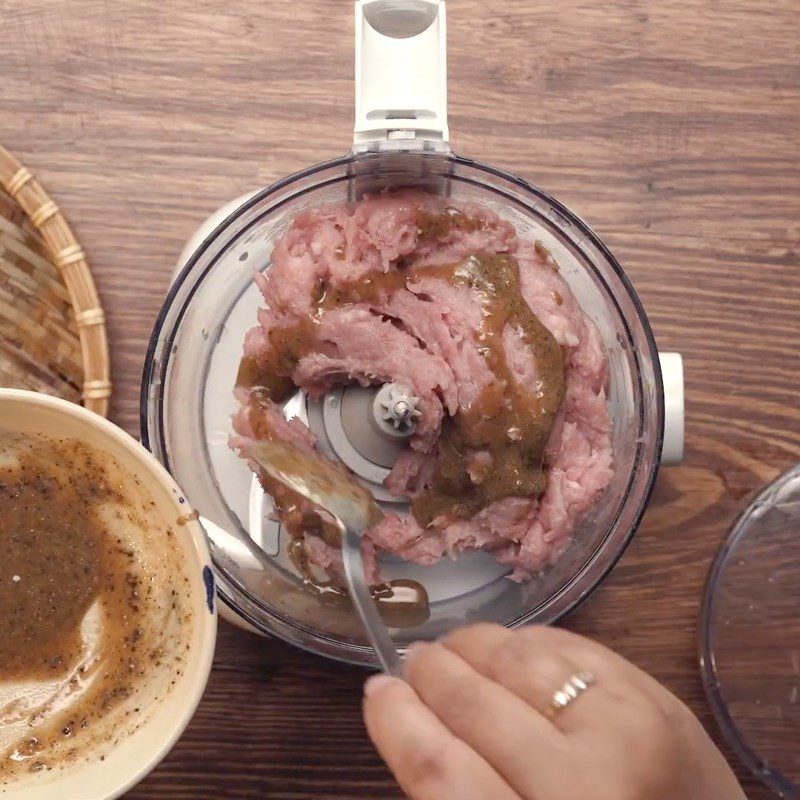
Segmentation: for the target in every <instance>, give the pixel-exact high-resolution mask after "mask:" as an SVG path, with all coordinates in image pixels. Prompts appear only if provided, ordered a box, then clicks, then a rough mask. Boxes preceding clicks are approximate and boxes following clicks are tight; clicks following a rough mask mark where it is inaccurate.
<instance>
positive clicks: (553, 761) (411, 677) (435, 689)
mask: <svg viewBox="0 0 800 800" xmlns="http://www.w3.org/2000/svg"><path fill="white" fill-rule="evenodd" d="M405 675H406V678H407V680H408V682H409V684H410V685H411V686H412V688H413V689H414V690H415V691H416V693H417V694H418V695H419V698H420V700H422V702H424V703H425V705H427V706H428V707H429V708H430V710H431V711H432V712H433V713H434V714H435V715H436V716H437V717H438V718H439V719H440V720H441V721H442V722H443V723H444V724H445V725H446V726H447V728H448V729H449V730H450V731H452V733H453V734H454V735H455V736H456V737H458V738H459V739H462V740H463V741H464V742H466V743H467V744H468V745H469V746H470V748H472V750H474V751H475V752H477V753H479V754H480V755H481V756H483V758H485V759H486V761H487V762H488V763H489V764H490V765H491V766H492V767H494V769H495V770H496V771H497V772H498V773H499V774H500V775H501V776H502V777H503V778H505V780H506V781H507V782H508V783H509V784H510V785H511V787H512V788H514V789H515V790H516V791H517V792H518V793H519V794H521V795H523V796H525V797H532V796H537V795H538V789H539V788H540V787H541V786H543V785H549V784H550V783H551V782H552V780H554V779H555V777H556V776H557V775H558V776H560V777H561V778H562V779H563V768H564V767H565V765H566V755H567V741H566V739H565V737H564V736H563V734H562V733H561V732H560V731H559V730H558V729H557V728H555V727H554V726H553V725H552V724H551V723H550V722H549V721H548V720H546V719H545V718H544V717H543V716H542V715H541V714H540V713H539V712H538V711H536V710H535V709H534V708H532V707H531V706H530V705H529V704H527V703H525V702H523V701H522V700H521V699H520V698H519V697H517V696H516V695H515V694H513V693H512V692H511V691H509V690H508V689H507V688H506V687H504V686H502V685H500V684H498V683H496V682H494V681H493V680H491V679H490V678H488V677H486V676H485V675H483V674H481V673H480V672H478V671H476V670H475V669H473V668H472V667H471V666H470V665H469V664H468V663H467V662H466V661H465V660H464V659H462V658H461V657H460V656H458V655H457V654H456V653H454V652H452V651H451V650H449V649H448V648H447V647H444V646H443V645H441V644H424V645H416V646H415V647H414V648H413V650H412V652H411V654H410V656H409V658H408V661H407V662H406V667H405ZM521 754H524V755H522V756H521Z"/></svg>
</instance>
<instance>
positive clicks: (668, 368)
mask: <svg viewBox="0 0 800 800" xmlns="http://www.w3.org/2000/svg"><path fill="white" fill-rule="evenodd" d="M658 359H659V361H660V362H661V377H662V380H663V381H664V447H663V449H662V451H661V463H662V464H663V465H664V466H667V467H669V466H677V465H678V464H682V463H683V445H684V420H683V417H684V408H683V405H684V401H683V356H681V354H680V353H659V355H658Z"/></svg>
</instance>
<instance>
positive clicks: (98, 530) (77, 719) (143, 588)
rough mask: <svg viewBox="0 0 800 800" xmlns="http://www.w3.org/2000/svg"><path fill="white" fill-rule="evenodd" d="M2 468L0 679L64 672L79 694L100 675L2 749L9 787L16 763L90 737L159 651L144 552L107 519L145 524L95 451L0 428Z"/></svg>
mask: <svg viewBox="0 0 800 800" xmlns="http://www.w3.org/2000/svg"><path fill="white" fill-rule="evenodd" d="M9 457H10V458H9ZM0 464H2V465H1V466H0V682H5V681H34V680H49V679H51V678H57V679H61V680H64V681H65V685H66V686H68V688H69V689H70V690H72V689H73V688H74V687H77V686H79V684H80V683H81V681H82V680H84V679H88V678H89V677H90V676H94V681H93V683H92V684H91V686H90V687H89V688H88V689H87V690H86V691H85V693H84V694H83V696H82V698H81V700H80V701H79V702H78V703H77V704H76V705H75V707H74V708H73V709H71V710H70V711H68V712H62V711H56V712H53V714H52V718H51V719H50V720H48V719H46V718H44V719H42V718H36V717H35V718H34V719H33V722H34V723H36V724H37V725H39V727H37V728H36V735H35V736H31V737H30V738H28V739H26V740H25V742H24V743H22V744H20V745H19V746H18V747H17V750H16V751H15V753H14V754H12V755H10V756H9V755H8V754H3V753H0V784H2V781H3V779H4V777H5V776H6V775H10V774H11V773H12V772H13V771H14V770H16V769H28V770H31V771H37V770H39V769H45V768H50V767H51V766H52V763H51V751H50V750H49V748H50V747H51V745H53V744H54V743H56V742H58V741H62V740H64V739H73V738H75V737H76V736H77V735H78V734H79V733H80V734H81V735H82V736H83V737H86V736H91V735H92V734H91V732H92V731H94V730H95V729H96V727H95V726H96V723H97V722H98V721H99V720H100V719H101V718H103V717H105V716H106V714H107V713H108V712H109V711H110V710H111V709H112V708H114V707H115V706H116V705H117V704H118V703H120V702H122V701H124V700H125V699H126V698H128V697H130V696H132V693H134V692H136V691H137V686H138V681H139V680H140V679H141V676H143V675H144V674H145V673H146V671H147V669H148V668H150V666H151V664H152V663H153V662H154V661H155V660H156V659H157V658H158V659H161V658H163V657H164V656H162V655H161V654H160V651H159V650H158V649H152V648H153V645H154V643H155V641H156V640H155V639H154V636H153V633H154V632H153V631H152V630H151V626H150V624H149V622H148V620H149V617H148V609H149V607H150V602H151V600H150V598H151V597H152V586H150V585H149V583H148V582H147V580H146V578H145V577H144V576H143V575H142V572H141V570H140V568H139V556H138V555H137V554H136V553H135V552H134V551H133V549H131V545H130V542H129V541H128V540H127V539H123V538H118V537H117V536H116V535H114V534H112V532H111V531H110V530H109V529H108V524H109V523H108V522H107V520H108V514H112V515H113V518H115V519H120V520H124V519H128V520H130V521H132V522H133V523H135V524H138V522H137V520H139V517H138V512H137V511H136V510H135V508H134V506H132V505H131V502H130V500H129V499H128V498H127V497H125V496H123V495H122V494H121V491H120V490H121V487H116V486H115V485H114V484H112V482H111V480H110V478H109V474H108V472H107V470H106V469H105V467H104V466H103V465H102V463H100V462H99V460H98V459H97V458H96V457H95V455H94V454H93V452H92V451H90V450H89V449H88V448H87V447H86V446H85V445H83V444H82V443H81V442H80V441H77V440H64V441H57V440H51V439H49V438H46V437H41V438H33V437H25V436H22V435H20V434H15V433H7V432H4V431H2V430H0ZM101 508H104V509H105V512H106V514H105V519H106V521H105V522H104V515H103V514H101V511H100V509H101ZM173 594H174V592H173ZM95 602H99V603H101V608H102V619H103V622H102V631H103V633H102V642H101V645H100V648H99V650H98V652H97V653H95V654H94V655H93V656H92V658H93V659H94V660H87V651H86V650H85V645H84V643H83V642H82V636H81V625H82V621H83V619H84V617H85V616H86V613H87V611H88V610H89V609H90V607H91V606H92V605H93V604H94V603H95ZM174 607H175V606H173V608H174ZM157 663H160V661H158V662H157ZM136 710H137V711H138V709H136ZM40 723H41V725H40ZM71 752H80V751H79V750H75V748H73V750H72V751H69V752H68V753H67V755H65V756H63V758H69V757H70V756H69V753H71ZM59 757H60V758H61V756H59ZM0 793H2V792H1V791H0Z"/></svg>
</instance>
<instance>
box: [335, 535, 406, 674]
mask: <svg viewBox="0 0 800 800" xmlns="http://www.w3.org/2000/svg"><path fill="white" fill-rule="evenodd" d="M342 526H343V527H344V536H343V537H342V560H343V561H344V575H345V578H346V580H347V588H348V589H349V591H350V597H351V598H352V600H353V605H354V606H355V607H356V611H357V612H358V616H359V617H360V618H361V622H362V623H363V624H364V628H365V629H366V631H367V635H368V636H369V638H370V641H371V642H372V646H373V647H374V648H375V653H376V654H377V656H378V661H380V663H381V666H382V667H383V671H384V672H385V673H387V675H394V676H395V677H397V678H401V677H402V672H403V667H402V664H403V662H402V660H401V658H400V654H399V653H398V652H397V648H396V647H395V645H394V642H393V641H392V637H391V636H390V635H389V629H388V628H387V627H386V624H385V623H384V621H383V620H382V619H381V615H380V614H379V613H378V608H377V606H376V605H375V601H374V600H373V598H372V595H371V594H370V591H369V587H368V586H367V582H366V580H365V579H364V561H363V559H362V558H361V537H360V536H359V535H358V533H357V532H356V531H355V530H354V529H353V528H351V527H350V526H349V525H347V524H345V523H343V524H342Z"/></svg>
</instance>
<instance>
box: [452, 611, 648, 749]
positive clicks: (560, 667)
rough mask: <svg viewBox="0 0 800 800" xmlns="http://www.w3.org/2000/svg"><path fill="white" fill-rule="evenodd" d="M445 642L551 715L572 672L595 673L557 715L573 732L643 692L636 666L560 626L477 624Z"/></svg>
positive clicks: (626, 706)
mask: <svg viewBox="0 0 800 800" xmlns="http://www.w3.org/2000/svg"><path fill="white" fill-rule="evenodd" d="M443 645H444V646H445V647H446V648H447V649H448V650H450V651H452V652H453V653H456V654H458V655H459V656H460V657H461V658H463V659H464V660H465V661H466V662H467V663H468V664H469V665H470V666H471V667H472V668H473V669H475V670H476V671H477V672H480V673H481V674H483V675H485V676H487V677H488V678H489V679H491V680H493V681H496V682H497V683H499V684H500V685H501V686H504V687H505V688H506V689H508V690H509V691H510V692H513V693H514V694H515V695H516V696H517V697H519V698H520V699H521V700H523V701H524V702H525V703H527V704H529V705H530V706H532V707H533V708H535V709H537V710H538V711H539V712H541V713H542V714H544V715H546V716H550V712H551V706H552V703H553V699H554V695H555V693H556V692H557V691H559V690H560V689H561V688H562V687H563V686H564V684H565V683H566V682H567V681H568V680H569V679H570V678H571V677H572V676H574V675H577V674H579V673H580V672H582V671H588V672H589V673H591V675H592V676H593V677H594V679H595V682H594V683H593V684H592V685H590V686H589V687H588V688H587V689H585V690H584V691H583V692H582V693H581V694H580V696H579V697H576V698H575V699H574V700H573V701H572V702H571V703H569V705H567V706H566V707H565V708H563V709H561V710H560V711H558V712H557V713H556V714H555V715H553V716H552V717H551V721H552V723H553V724H554V725H555V726H556V727H557V728H558V729H559V730H560V731H562V732H564V733H566V734H568V735H569V734H572V733H574V732H575V731H587V730H591V729H594V728H595V727H597V726H598V725H599V726H602V725H604V724H605V721H606V720H607V717H608V713H609V710H610V709H611V708H612V707H613V708H614V713H615V714H624V713H627V712H628V711H631V712H632V711H633V710H634V707H635V703H636V700H637V699H638V697H639V693H638V686H637V685H636V681H634V680H632V675H631V674H630V673H629V671H628V669H627V668H628V667H630V668H631V669H633V667H632V665H630V664H628V663H627V662H625V661H624V660H623V659H621V658H619V656H616V655H615V654H613V653H611V651H606V650H605V648H601V647H599V646H597V645H595V643H594V642H590V641H588V640H586V639H583V638H581V637H580V636H577V635H575V634H572V633H569V632H568V631H564V630H561V629H558V628H545V627H541V626H532V627H530V628H523V629H518V630H515V631H510V630H508V629H506V628H501V627H499V626H497V625H475V626H472V627H470V628H464V629H462V630H459V631H456V632H455V633H453V634H451V635H449V636H448V637H447V638H446V639H444V641H443ZM609 654H610V655H612V656H614V657H613V658H610V657H609ZM620 662H621V663H620ZM623 665H624V667H623Z"/></svg>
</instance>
